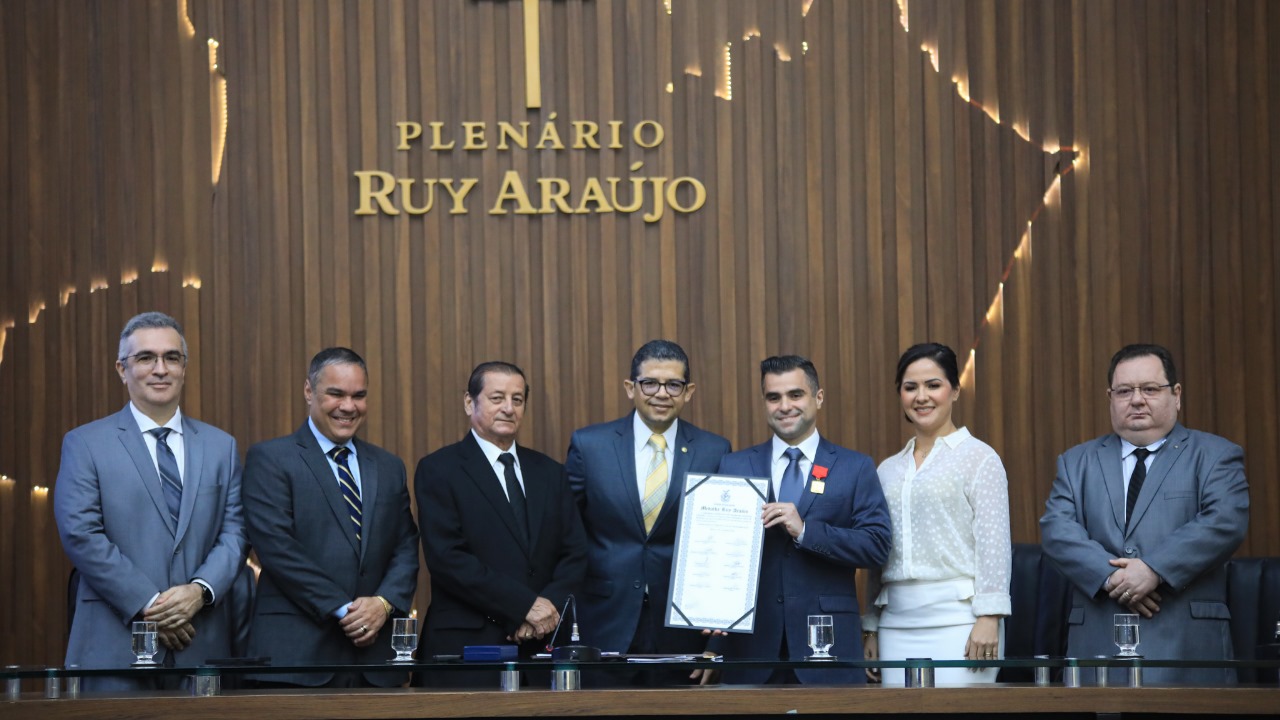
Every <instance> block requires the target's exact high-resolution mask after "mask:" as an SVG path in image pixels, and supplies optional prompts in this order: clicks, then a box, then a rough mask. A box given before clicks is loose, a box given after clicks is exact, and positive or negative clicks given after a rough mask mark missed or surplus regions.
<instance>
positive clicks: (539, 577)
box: [413, 432, 587, 684]
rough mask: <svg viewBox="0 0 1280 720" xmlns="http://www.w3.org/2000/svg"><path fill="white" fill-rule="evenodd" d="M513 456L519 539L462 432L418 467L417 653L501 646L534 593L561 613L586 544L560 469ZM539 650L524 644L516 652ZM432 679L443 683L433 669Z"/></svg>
mask: <svg viewBox="0 0 1280 720" xmlns="http://www.w3.org/2000/svg"><path fill="white" fill-rule="evenodd" d="M517 457H518V458H519V460H520V472H521V474H522V476H523V478H524V488H525V496H526V498H527V503H528V513H529V535H530V539H529V541H528V542H525V541H524V540H523V539H520V537H519V535H518V533H517V531H516V525H515V522H516V521H515V514H514V513H513V512H512V509H511V503H510V502H509V501H508V500H507V496H506V493H505V492H504V491H503V488H502V486H501V481H500V480H499V479H498V476H497V474H496V473H495V472H494V470H493V467H492V466H491V465H490V464H489V462H488V460H487V459H486V458H485V456H484V452H483V451H482V450H481V449H480V444H479V443H477V442H476V440H475V437H474V436H473V435H472V434H471V433H470V432H468V433H467V435H466V437H464V438H463V439H462V441H461V442H458V443H455V444H453V445H449V446H447V447H444V448H441V449H440V450H437V451H436V452H434V453H432V454H430V455H428V456H426V457H424V458H423V459H422V460H421V461H419V463H418V470H417V472H416V473H415V474H414V479H413V484H414V492H415V493H416V495H417V499H418V515H419V517H420V518H421V520H422V528H423V533H422V549H423V552H424V554H425V557H426V560H427V569H428V570H429V571H430V573H431V606H430V607H429V608H427V617H426V622H425V624H424V627H423V633H422V643H421V646H420V647H421V649H420V651H419V656H420V657H430V656H432V655H438V654H457V653H461V652H462V648H463V646H465V645H493V644H509V641H508V640H507V639H506V638H507V636H509V635H512V634H514V633H515V631H516V629H517V628H519V627H520V624H521V623H522V622H524V619H525V615H527V614H528V612H529V609H530V608H531V607H533V603H534V601H535V600H537V598H538V597H539V596H541V597H544V598H546V599H548V600H550V601H551V602H552V603H553V604H555V605H556V607H557V608H561V609H563V606H564V602H565V599H566V598H567V597H568V596H569V595H570V594H571V593H575V592H577V590H578V586H579V585H580V584H581V583H582V578H583V575H584V574H585V573H586V568H587V562H586V556H587V552H586V538H585V535H584V534H583V531H582V521H581V519H580V518H579V517H578V510H577V507H576V506H575V505H574V502H573V495H572V494H571V493H570V492H569V487H568V483H567V481H566V479H565V475H564V466H562V465H561V464H560V463H558V462H556V461H555V460H552V459H551V458H549V457H547V456H546V455H543V454H542V453H540V452H536V451H533V450H529V449H528V448H523V447H519V446H517ZM545 644H546V640H536V641H529V642H527V643H524V645H523V646H522V647H521V654H522V655H524V656H528V655H531V654H532V653H533V652H535V651H537V650H538V648H539V647H541V646H543V645H545ZM440 678H441V679H442V680H443V681H444V682H448V681H449V678H448V677H446V676H445V674H443V673H442V674H440ZM495 680H496V678H495ZM433 684H434V683H433Z"/></svg>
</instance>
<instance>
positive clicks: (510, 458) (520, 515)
mask: <svg viewBox="0 0 1280 720" xmlns="http://www.w3.org/2000/svg"><path fill="white" fill-rule="evenodd" d="M498 462H500V463H502V479H503V480H504V481H506V483H507V500H509V501H510V502H511V512H512V513H514V514H515V516H516V528H517V529H518V530H519V531H520V535H521V536H522V537H523V539H524V541H525V542H526V543H527V542H529V509H528V507H527V505H526V504H525V501H524V490H522V489H521V488H520V479H519V478H517V477H516V457H515V456H514V455H512V454H511V453H509V452H505V453H502V454H501V455H499V456H498Z"/></svg>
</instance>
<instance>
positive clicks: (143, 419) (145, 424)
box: [129, 400, 182, 435]
mask: <svg viewBox="0 0 1280 720" xmlns="http://www.w3.org/2000/svg"><path fill="white" fill-rule="evenodd" d="M129 411H130V412H132V413H133V419H134V421H136V422H137V423H138V429H139V430H141V431H142V432H148V431H150V430H155V429H156V428H158V427H161V425H160V424H159V423H157V422H156V421H155V420H152V419H151V418H149V417H147V416H146V415H145V414H144V413H143V412H142V411H141V410H139V409H138V408H137V406H136V405H134V404H133V401H132V400H131V401H129ZM163 427H167V428H169V429H170V430H172V431H174V432H175V433H177V434H179V435H181V434H182V408H178V409H176V410H174V411H173V417H171V418H169V422H167V423H165V424H164V425H163Z"/></svg>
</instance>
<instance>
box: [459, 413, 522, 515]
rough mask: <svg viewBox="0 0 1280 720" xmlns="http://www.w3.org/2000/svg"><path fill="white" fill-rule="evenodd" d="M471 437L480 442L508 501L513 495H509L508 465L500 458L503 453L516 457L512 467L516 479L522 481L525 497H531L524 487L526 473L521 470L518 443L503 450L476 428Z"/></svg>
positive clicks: (481, 448)
mask: <svg viewBox="0 0 1280 720" xmlns="http://www.w3.org/2000/svg"><path fill="white" fill-rule="evenodd" d="M471 437H473V438H475V439H476V442H477V443H480V450H481V452H483V453H484V457H485V459H486V460H488V461H489V467H491V468H493V474H494V477H496V478H498V487H500V488H502V494H503V495H504V496H506V498H507V502H511V496H510V495H507V476H506V469H507V466H506V465H503V464H502V462H501V461H500V460H498V458H499V457H500V456H501V455H502V453H511V457H513V458H515V459H516V461H515V463H513V464H512V467H513V468H515V471H516V480H517V481H518V482H519V483H520V492H523V493H524V496H525V497H529V493H528V492H527V491H525V488H524V473H522V472H520V454H519V453H517V452H516V444H515V443H511V449H510V450H503V449H502V448H500V447H498V446H497V445H494V444H493V443H491V442H489V441H488V440H485V439H484V438H482V437H480V436H479V435H477V434H476V431H475V430H474V429H473V430H472V431H471Z"/></svg>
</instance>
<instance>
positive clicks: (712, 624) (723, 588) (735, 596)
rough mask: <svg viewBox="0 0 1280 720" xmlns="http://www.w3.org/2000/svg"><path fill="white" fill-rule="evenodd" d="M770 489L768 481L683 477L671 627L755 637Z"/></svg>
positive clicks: (669, 617)
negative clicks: (764, 509)
mask: <svg viewBox="0 0 1280 720" xmlns="http://www.w3.org/2000/svg"><path fill="white" fill-rule="evenodd" d="M768 487H769V479H768V478H752V477H741V476H733V475H702V474H694V473H690V474H688V475H686V476H685V478H684V493H683V494H682V495H681V498H680V526H679V528H678V529H677V531H676V533H677V534H676V548H675V561H674V562H673V563H672V566H671V596H670V598H668V600H667V622H666V624H667V626H668V627H681V628H701V629H710V630H724V631H726V632H751V631H752V629H753V628H754V625H755V607H756V589H757V587H758V586H759V583H760V558H761V555H762V553H763V552H764V525H763V524H762V523H761V522H760V513H761V508H762V507H763V506H764V500H765V493H766V492H767V491H768Z"/></svg>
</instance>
